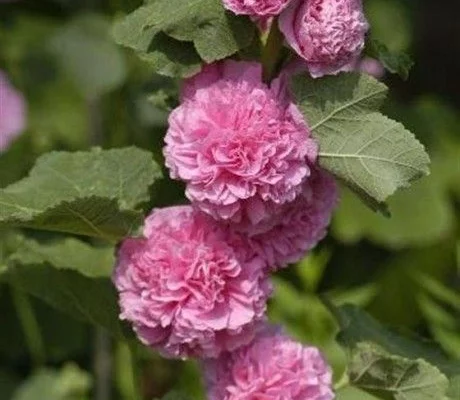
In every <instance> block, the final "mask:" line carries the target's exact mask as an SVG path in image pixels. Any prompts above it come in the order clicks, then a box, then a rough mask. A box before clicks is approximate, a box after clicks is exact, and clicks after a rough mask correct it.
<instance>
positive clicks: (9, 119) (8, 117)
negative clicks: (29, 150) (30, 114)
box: [0, 71, 26, 152]
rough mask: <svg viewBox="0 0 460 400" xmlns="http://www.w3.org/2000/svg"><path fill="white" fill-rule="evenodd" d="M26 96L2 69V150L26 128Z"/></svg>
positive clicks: (0, 111)
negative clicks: (14, 85) (12, 83)
mask: <svg viewBox="0 0 460 400" xmlns="http://www.w3.org/2000/svg"><path fill="white" fill-rule="evenodd" d="M25 114H26V105H25V101H24V97H23V96H22V94H21V93H19V92H18V91H17V90H16V89H15V88H14V87H13V86H12V85H11V84H10V82H9V80H8V78H7V76H6V75H5V74H4V73H3V72H1V71H0V152H1V151H4V150H6V149H7V148H8V146H9V145H10V144H11V142H12V141H13V140H14V139H16V138H17V137H18V136H19V135H20V134H21V133H22V132H23V131H24V129H25V124H26V116H25Z"/></svg>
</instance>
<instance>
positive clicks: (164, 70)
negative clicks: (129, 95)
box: [112, 7, 201, 77]
mask: <svg viewBox="0 0 460 400" xmlns="http://www.w3.org/2000/svg"><path fill="white" fill-rule="evenodd" d="M148 13H149V10H148V9H147V8H146V7H141V8H139V9H137V10H136V11H134V12H133V13H132V14H130V15H129V16H128V17H126V18H124V19H122V20H120V21H119V22H118V23H116V24H115V25H114V28H113V32H112V33H113V36H114V39H115V41H116V42H117V43H118V44H120V45H122V46H126V47H130V48H131V49H133V50H135V51H136V52H137V53H138V55H139V56H140V58H141V59H143V60H144V61H146V62H147V63H148V64H149V65H150V66H151V67H152V68H153V70H154V71H155V72H157V73H159V74H161V75H166V76H172V77H174V76H178V77H189V76H192V75H194V74H196V73H197V72H199V70H200V68H201V58H200V56H199V55H198V53H197V52H196V50H195V48H194V46H193V43H190V42H181V41H179V40H176V39H173V38H171V37H169V36H167V35H166V34H164V33H163V32H159V33H156V32H152V31H151V30H145V29H140V26H141V24H142V23H144V21H145V20H146V19H147V17H148Z"/></svg>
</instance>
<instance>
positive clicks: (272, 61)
mask: <svg viewBox="0 0 460 400" xmlns="http://www.w3.org/2000/svg"><path fill="white" fill-rule="evenodd" d="M283 40H284V39H283V35H282V33H281V31H280V30H279V27H278V20H277V19H274V20H273V22H272V26H271V29H270V32H269V34H268V37H267V41H266V43H265V46H264V48H263V50H262V65H263V78H264V82H267V83H268V82H270V81H271V80H272V79H273V78H274V77H275V76H276V73H277V69H278V67H279V66H280V64H281V61H282V58H283V51H282V50H283Z"/></svg>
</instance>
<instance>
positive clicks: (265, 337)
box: [204, 327, 335, 400]
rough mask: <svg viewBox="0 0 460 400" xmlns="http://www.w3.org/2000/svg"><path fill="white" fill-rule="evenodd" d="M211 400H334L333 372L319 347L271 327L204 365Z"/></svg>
mask: <svg viewBox="0 0 460 400" xmlns="http://www.w3.org/2000/svg"><path fill="white" fill-rule="evenodd" d="M204 373H205V383H206V388H207V392H208V398H209V400H261V399H264V400H287V399H289V400H332V399H334V397H335V396H334V393H333V391H332V388H331V387H332V372H331V369H330V367H329V366H328V365H327V363H326V361H325V360H324V358H323V356H322V355H321V353H320V351H319V350H318V349H317V348H316V347H310V346H304V345H302V344H301V343H297V342H295V341H294V340H293V339H291V338H290V337H289V336H287V335H285V334H283V333H282V332H281V331H280V330H279V329H276V328H273V327H267V328H266V329H265V330H263V331H262V332H261V333H260V334H259V335H258V336H257V338H256V339H255V340H254V341H253V342H252V343H251V344H250V345H248V346H244V347H242V348H240V349H238V350H236V351H235V352H233V353H225V354H223V355H222V356H221V357H220V358H218V359H217V360H208V361H206V362H205V363H204Z"/></svg>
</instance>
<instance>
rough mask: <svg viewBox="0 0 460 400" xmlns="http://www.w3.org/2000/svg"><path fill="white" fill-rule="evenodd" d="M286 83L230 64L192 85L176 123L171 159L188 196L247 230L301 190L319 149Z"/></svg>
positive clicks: (170, 137)
mask: <svg viewBox="0 0 460 400" xmlns="http://www.w3.org/2000/svg"><path fill="white" fill-rule="evenodd" d="M281 81H282V80H281V79H277V80H275V81H274V82H273V83H272V85H271V87H269V86H267V85H266V84H265V83H263V82H262V68H261V66H260V65H259V64H257V63H249V62H239V63H238V62H235V61H226V62H223V63H219V64H214V65H210V66H206V67H205V68H204V69H203V71H202V72H201V73H199V74H198V75H196V76H195V77H194V78H192V79H190V80H188V81H187V82H186V84H185V86H184V88H183V92H182V104H181V105H180V106H179V107H178V108H176V109H175V110H174V111H173V112H172V113H171V115H170V118H169V130H168V132H167V134H166V138H165V141H166V147H165V149H164V154H165V157H166V165H167V167H169V168H170V174H171V177H172V178H179V179H182V180H183V181H185V182H186V183H187V188H186V195H187V197H188V198H189V199H190V200H191V201H192V202H193V203H194V204H195V205H196V206H198V207H199V208H200V209H201V210H203V211H205V212H207V213H209V214H211V215H212V216H214V217H215V218H216V219H221V220H227V221H230V222H232V223H233V225H239V226H240V227H241V228H243V229H246V228H248V227H250V226H252V225H256V224H259V223H261V222H263V221H266V220H268V219H270V218H271V215H272V213H273V210H274V209H276V208H277V207H279V205H282V204H285V203H289V202H292V201H293V200H294V199H295V198H296V197H297V195H298V194H299V193H300V192H301V191H302V186H303V183H304V181H305V180H306V179H308V176H309V175H310V165H311V164H313V163H314V162H315V160H316V156H317V145H316V143H315V142H314V140H313V139H312V138H311V136H310V132H309V129H308V127H307V125H306V124H305V121H304V119H303V117H302V115H301V114H300V112H299V110H298V109H297V107H296V106H295V105H294V104H293V103H292V102H291V101H290V100H289V97H288V93H287V91H286V90H285V85H283V84H282V82H281Z"/></svg>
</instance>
